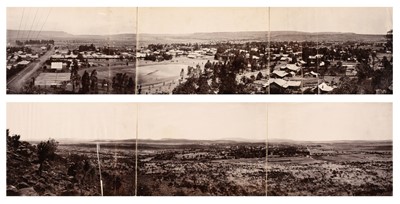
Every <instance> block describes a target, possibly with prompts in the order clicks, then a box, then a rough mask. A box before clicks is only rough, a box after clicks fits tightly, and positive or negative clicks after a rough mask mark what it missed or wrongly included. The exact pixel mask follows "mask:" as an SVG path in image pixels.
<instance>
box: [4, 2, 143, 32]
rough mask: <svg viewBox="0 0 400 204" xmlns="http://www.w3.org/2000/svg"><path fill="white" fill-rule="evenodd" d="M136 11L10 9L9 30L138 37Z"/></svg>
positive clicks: (56, 8) (108, 9)
mask: <svg viewBox="0 0 400 204" xmlns="http://www.w3.org/2000/svg"><path fill="white" fill-rule="evenodd" d="M136 11H137V8H135V7H134V8H116V7H114V8H106V7H104V8H91V7H86V8H82V7H81V8H68V7H64V8H62V7H53V8H35V7H27V8H7V29H13V30H18V29H21V30H31V29H32V30H41V28H42V26H43V30H44V31H46V30H48V31H65V32H67V33H70V34H75V35H78V34H90V35H107V34H122V33H136ZM35 14H36V15H35ZM35 16H36V17H35ZM47 16H48V17H47ZM46 18H47V21H46ZM21 19H22V20H21Z"/></svg>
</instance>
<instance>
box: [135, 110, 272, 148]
mask: <svg viewBox="0 0 400 204" xmlns="http://www.w3.org/2000/svg"><path fill="white" fill-rule="evenodd" d="M266 119H267V115H266V104H262V103H146V104H140V105H139V131H138V132H139V133H138V135H139V139H163V138H173V139H194V140H217V139H245V140H253V141H255V140H257V141H259V140H261V141H265V140H266V133H267V120H266Z"/></svg>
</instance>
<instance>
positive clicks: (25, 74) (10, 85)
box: [7, 47, 54, 93]
mask: <svg viewBox="0 0 400 204" xmlns="http://www.w3.org/2000/svg"><path fill="white" fill-rule="evenodd" d="M53 53H54V47H52V48H51V49H50V50H49V51H47V52H46V53H45V54H44V55H43V56H41V57H40V58H39V60H38V61H35V62H32V63H30V64H29V65H28V66H27V67H26V68H25V69H23V70H22V71H21V72H19V73H18V74H16V75H15V76H13V77H12V78H11V79H10V80H8V81H7V89H8V92H10V93H19V92H20V90H21V88H22V87H23V85H24V84H25V83H26V81H27V80H29V79H30V78H31V77H32V75H33V74H34V73H35V72H36V71H37V70H38V69H39V68H40V67H42V65H43V64H44V63H45V62H46V60H47V59H49V58H50V56H51V55H52V54H53Z"/></svg>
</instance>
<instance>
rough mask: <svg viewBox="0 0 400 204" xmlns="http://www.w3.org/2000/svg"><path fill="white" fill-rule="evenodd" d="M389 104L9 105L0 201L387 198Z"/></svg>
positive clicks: (390, 176) (389, 189)
mask: <svg viewBox="0 0 400 204" xmlns="http://www.w3.org/2000/svg"><path fill="white" fill-rule="evenodd" d="M392 111H393V109H392V104H391V103H8V104H7V124H6V125H7V133H6V134H7V149H6V150H7V154H6V156H7V159H6V182H7V194H6V195H7V196H392V195H393V153H392V152H393V123H392V116H393V112H392Z"/></svg>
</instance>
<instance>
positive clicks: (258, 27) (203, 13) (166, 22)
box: [138, 7, 268, 34]
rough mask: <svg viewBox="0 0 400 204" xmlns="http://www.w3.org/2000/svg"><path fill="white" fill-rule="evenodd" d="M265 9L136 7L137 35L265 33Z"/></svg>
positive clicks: (266, 16) (266, 22)
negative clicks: (137, 16) (137, 14)
mask: <svg viewBox="0 0 400 204" xmlns="http://www.w3.org/2000/svg"><path fill="white" fill-rule="evenodd" d="M267 25H268V12H267V8H266V7H258V8H257V7H253V8H233V7H231V8H224V7H214V8H207V7H198V8H195V7H192V8H185V7H181V8H168V7H167V8H165V7H164V8H157V7H156V8H139V25H138V31H139V33H152V34H187V33H196V32H230V31H232V32H235V31H267V30H268V26H267Z"/></svg>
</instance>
